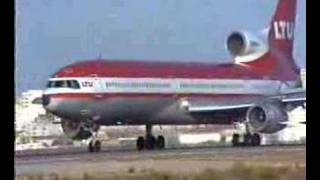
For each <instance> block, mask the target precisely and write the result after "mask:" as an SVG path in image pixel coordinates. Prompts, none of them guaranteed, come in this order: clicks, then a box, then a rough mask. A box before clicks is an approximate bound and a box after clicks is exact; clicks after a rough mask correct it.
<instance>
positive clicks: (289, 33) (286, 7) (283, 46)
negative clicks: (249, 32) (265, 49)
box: [268, 0, 297, 60]
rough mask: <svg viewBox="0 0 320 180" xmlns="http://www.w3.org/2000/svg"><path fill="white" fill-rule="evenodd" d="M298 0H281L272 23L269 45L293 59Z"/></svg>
mask: <svg viewBox="0 0 320 180" xmlns="http://www.w3.org/2000/svg"><path fill="white" fill-rule="evenodd" d="M296 6H297V0H279V3H278V6H277V9H276V12H275V14H274V17H273V19H272V21H271V24H270V32H269V39H268V40H269V45H270V48H271V49H272V50H276V51H279V52H281V53H282V54H283V55H285V56H286V57H287V58H288V59H291V60H293V56H292V54H293V53H292V52H293V41H294V27H295V17H296Z"/></svg>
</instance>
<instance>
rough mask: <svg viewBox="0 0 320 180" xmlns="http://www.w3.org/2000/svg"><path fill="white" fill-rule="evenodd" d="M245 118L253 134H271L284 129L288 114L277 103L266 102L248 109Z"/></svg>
mask: <svg viewBox="0 0 320 180" xmlns="http://www.w3.org/2000/svg"><path fill="white" fill-rule="evenodd" d="M246 118H247V121H248V122H249V125H250V127H251V128H252V129H253V130H254V131H255V132H261V133H268V134H271V133H275V132H278V131H280V130H282V129H284V128H285V127H286V125H285V124H284V123H285V122H287V121H288V114H287V113H286V112H285V110H284V109H283V107H282V106H281V104H280V103H279V102H275V101H266V102H262V103H259V104H257V105H256V106H253V107H251V108H249V109H248V111H247V114H246Z"/></svg>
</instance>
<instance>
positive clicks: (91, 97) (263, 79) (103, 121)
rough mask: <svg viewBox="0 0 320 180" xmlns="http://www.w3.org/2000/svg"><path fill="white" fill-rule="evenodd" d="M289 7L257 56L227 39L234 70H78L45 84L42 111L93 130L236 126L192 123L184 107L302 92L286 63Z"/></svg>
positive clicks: (80, 66)
mask: <svg viewBox="0 0 320 180" xmlns="http://www.w3.org/2000/svg"><path fill="white" fill-rule="evenodd" d="M295 6H296V1H295V0H280V1H279V4H278V7H277V11H276V14H275V16H274V18H273V20H272V22H271V26H270V30H269V34H268V38H267V40H266V42H265V44H264V46H261V47H264V48H256V45H257V44H258V45H259V43H260V42H257V44H254V40H255V39H254V38H253V39H250V36H247V35H246V34H245V33H243V34H241V33H235V34H233V35H234V36H232V37H231V36H230V38H229V39H228V42H227V43H228V49H229V51H231V53H232V54H233V55H234V56H235V62H236V63H234V64H219V65H216V64H210V63H195V62H193V63H189V62H185V63H173V62H154V61H124V60H118V61H114V60H88V61H83V62H78V63H75V64H72V65H69V66H66V67H64V68H62V69H61V70H59V71H58V72H57V73H55V74H54V75H53V76H52V78H50V79H49V83H48V86H47V89H46V90H45V92H44V107H45V108H46V109H47V110H48V111H50V112H52V113H54V114H56V115H58V116H60V117H62V118H64V119H69V120H72V121H83V120H86V121H87V120H90V121H93V122H95V123H97V124H100V125H116V124H131V125H140V124H141V125H142V124H147V123H151V124H168V125H169V124H199V123H213V124H230V123H232V122H234V121H237V120H240V121H241V119H239V114H238V113H237V112H235V113H230V114H219V112H217V113H215V114H214V116H213V115H212V114H208V115H206V114H201V115H199V116H198V115H197V114H192V115H191V114H190V113H189V112H187V111H185V109H184V108H183V106H185V105H186V103H188V102H197V103H200V104H202V105H203V104H204V105H205V104H207V103H208V104H209V103H215V104H217V105H219V103H223V104H225V103H230V104H232V102H234V101H238V100H242V101H245V100H248V102H249V101H250V102H252V101H253V100H254V99H259V98H261V97H264V96H271V95H281V94H284V93H286V92H287V91H288V90H290V89H296V88H297V87H299V86H301V82H300V74H299V70H298V69H297V67H296V66H295V64H294V60H293V57H292V49H293V48H292V47H293V37H294V35H293V32H294V17H295ZM241 38H242V39H241ZM229 40H230V41H229ZM252 42H253V43H252ZM250 43H251V44H250ZM242 46H243V47H242ZM239 113H240V112H239Z"/></svg>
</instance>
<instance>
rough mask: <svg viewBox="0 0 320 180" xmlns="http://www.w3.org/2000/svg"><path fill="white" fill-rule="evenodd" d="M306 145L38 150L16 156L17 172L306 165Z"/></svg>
mask: <svg viewBox="0 0 320 180" xmlns="http://www.w3.org/2000/svg"><path fill="white" fill-rule="evenodd" d="M305 157H306V146H305V145H281V146H260V147H236V148H235V147H210V148H208V147H202V148H201V147H199V148H179V149H178V148H177V149H165V150H154V151H141V152H138V151H136V150H119V149H113V150H105V151H103V152H99V153H87V152H86V151H85V149H81V148H80V149H79V148H78V149H68V150H67V149H65V150H60V151H59V150H55V151H54V152H50V151H47V152H46V151H42V152H40V151H38V152H36V153H34V154H32V151H30V152H28V153H25V154H23V153H20V154H19V153H18V154H17V155H16V156H15V172H16V175H29V174H39V173H41V174H50V173H58V174H59V173H64V174H70V173H71V174H72V173H79V172H84V171H100V172H101V171H102V172H106V173H114V172H121V171H128V169H130V168H136V169H141V170H143V169H157V170H163V171H182V172H183V171H190V170H192V171H200V170H203V169H206V168H215V169H224V168H226V167H230V166H232V165H233V164H234V163H235V162H236V163H237V162H242V163H250V164H271V165H274V166H281V165H297V164H298V165H300V166H305Z"/></svg>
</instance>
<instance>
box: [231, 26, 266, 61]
mask: <svg viewBox="0 0 320 180" xmlns="http://www.w3.org/2000/svg"><path fill="white" fill-rule="evenodd" d="M226 46H227V50H228V51H229V53H230V54H231V55H232V56H233V57H234V58H235V60H236V63H243V62H250V61H254V60H256V59H257V58H259V57H261V56H262V55H264V54H265V53H266V52H267V51H268V46H267V43H265V42H264V41H263V40H261V39H260V38H258V37H257V36H255V35H253V34H251V33H249V32H233V33H231V34H230V35H229V36H228V39H227V42H226Z"/></svg>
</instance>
